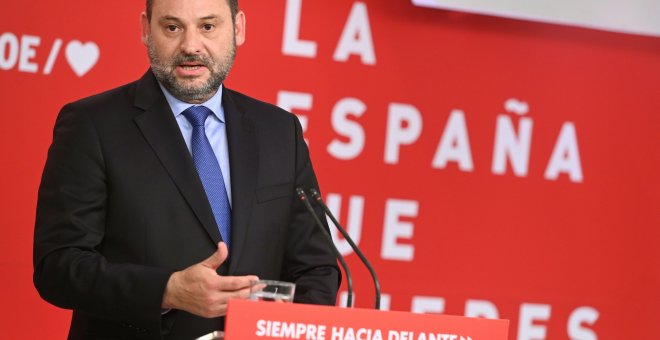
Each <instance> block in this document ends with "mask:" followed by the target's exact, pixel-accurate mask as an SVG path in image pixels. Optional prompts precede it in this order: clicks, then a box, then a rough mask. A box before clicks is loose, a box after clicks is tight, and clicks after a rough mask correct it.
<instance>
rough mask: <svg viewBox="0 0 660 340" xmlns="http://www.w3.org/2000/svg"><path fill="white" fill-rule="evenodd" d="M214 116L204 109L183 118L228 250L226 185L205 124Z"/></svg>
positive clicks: (191, 109) (195, 108)
mask: <svg viewBox="0 0 660 340" xmlns="http://www.w3.org/2000/svg"><path fill="white" fill-rule="evenodd" d="M212 113H213V112H211V110H210V109H209V108H207V107H206V106H191V107H189V108H187V109H185V110H184V111H183V115H184V116H185V117H186V119H188V121H189V122H190V124H192V126H193V132H192V139H191V141H190V144H191V147H192V158H193V162H194V163H195V167H196V168H197V173H198V174H199V178H200V179H201V180H202V185H203V186H204V191H206V197H207V198H208V200H209V203H210V204H211V209H212V210H213V216H215V222H216V223H217V224H218V229H220V235H221V236H222V240H223V241H224V242H225V243H226V244H227V248H229V244H230V242H231V241H230V240H231V207H230V206H229V198H228V197H227V189H226V188H225V181H224V178H223V177H222V171H221V170H220V164H218V159H217V158H215V153H213V148H211V143H209V139H208V138H207V137H206V131H205V130H204V122H205V121H206V118H208V116H209V115H211V114H212Z"/></svg>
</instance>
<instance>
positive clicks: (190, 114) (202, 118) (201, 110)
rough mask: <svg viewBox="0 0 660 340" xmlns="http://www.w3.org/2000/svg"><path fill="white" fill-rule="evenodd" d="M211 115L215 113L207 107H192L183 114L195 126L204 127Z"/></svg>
mask: <svg viewBox="0 0 660 340" xmlns="http://www.w3.org/2000/svg"><path fill="white" fill-rule="evenodd" d="M211 113H213V112H212V111H211V109H209V108H208V107H206V106H191V107H189V108H187V109H185V110H183V112H182V114H183V115H184V117H186V119H188V121H189V122H190V124H192V125H193V126H204V122H206V118H208V116H209V115H210V114H211Z"/></svg>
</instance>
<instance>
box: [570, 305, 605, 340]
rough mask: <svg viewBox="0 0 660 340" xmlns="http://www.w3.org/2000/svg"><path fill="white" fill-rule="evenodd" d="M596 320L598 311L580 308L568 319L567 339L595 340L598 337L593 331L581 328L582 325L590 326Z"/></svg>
mask: <svg viewBox="0 0 660 340" xmlns="http://www.w3.org/2000/svg"><path fill="white" fill-rule="evenodd" d="M596 320H598V311H597V310H596V309H594V308H591V307H580V308H577V309H576V310H574V311H573V313H571V316H570V317H569V318H568V326H567V327H568V337H569V338H571V339H580V340H597V339H598V336H597V335H596V332H594V331H593V330H591V329H589V328H586V327H583V326H582V324H587V325H589V326H592V325H593V324H594V323H596Z"/></svg>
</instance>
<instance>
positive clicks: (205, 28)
mask: <svg viewBox="0 0 660 340" xmlns="http://www.w3.org/2000/svg"><path fill="white" fill-rule="evenodd" d="M202 28H203V29H204V30H205V31H212V30H213V29H214V28H215V25H212V24H204V25H202Z"/></svg>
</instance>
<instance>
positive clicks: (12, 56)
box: [0, 32, 19, 70]
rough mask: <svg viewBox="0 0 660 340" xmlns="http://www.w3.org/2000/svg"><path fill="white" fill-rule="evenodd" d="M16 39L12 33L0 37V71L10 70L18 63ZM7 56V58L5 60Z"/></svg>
mask: <svg viewBox="0 0 660 340" xmlns="http://www.w3.org/2000/svg"><path fill="white" fill-rule="evenodd" d="M18 52H19V44H18V38H17V37H16V35H14V34H13V33H9V32H7V33H3V34H2V35H0V70H11V69H12V68H14V66H16V62H17V61H18ZM5 56H7V58H5Z"/></svg>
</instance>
